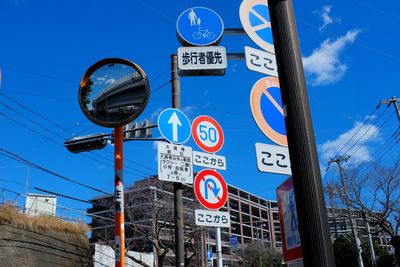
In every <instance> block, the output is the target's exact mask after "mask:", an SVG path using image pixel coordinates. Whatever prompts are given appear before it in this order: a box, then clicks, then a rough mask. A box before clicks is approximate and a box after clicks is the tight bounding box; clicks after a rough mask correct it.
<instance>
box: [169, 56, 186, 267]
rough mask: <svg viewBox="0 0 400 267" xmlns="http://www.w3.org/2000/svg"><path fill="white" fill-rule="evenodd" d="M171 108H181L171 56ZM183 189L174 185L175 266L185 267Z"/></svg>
mask: <svg viewBox="0 0 400 267" xmlns="http://www.w3.org/2000/svg"><path fill="white" fill-rule="evenodd" d="M171 80H172V107H173V108H177V109H180V108H181V84H180V80H179V74H178V57H177V55H171ZM182 192H183V188H182V184H181V183H174V212H175V264H176V265H175V266H177V267H183V266H185V258H184V255H185V244H184V242H185V241H184V237H183V195H182Z"/></svg>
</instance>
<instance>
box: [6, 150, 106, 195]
mask: <svg viewBox="0 0 400 267" xmlns="http://www.w3.org/2000/svg"><path fill="white" fill-rule="evenodd" d="M0 151H2V152H3V153H0V154H2V155H3V156H6V157H8V158H10V159H12V160H15V161H18V162H20V163H23V164H25V165H28V166H30V167H33V168H35V169H38V170H41V171H43V172H46V173H48V174H51V175H53V176H55V177H58V178H60V179H63V180H65V181H69V182H71V183H73V184H76V185H80V186H82V187H85V188H87V189H90V190H93V191H97V192H99V193H102V194H106V195H111V194H109V193H107V192H105V191H103V190H100V189H97V188H95V187H92V186H89V185H86V184H83V183H81V182H78V181H75V180H73V179H71V178H68V177H66V176H64V175H61V174H58V173H56V172H54V171H52V170H50V169H47V168H45V167H42V166H40V165H38V164H35V163H33V162H31V161H29V160H26V159H24V158H22V157H20V156H18V155H17V154H15V153H12V152H10V151H8V150H6V149H4V148H0Z"/></svg>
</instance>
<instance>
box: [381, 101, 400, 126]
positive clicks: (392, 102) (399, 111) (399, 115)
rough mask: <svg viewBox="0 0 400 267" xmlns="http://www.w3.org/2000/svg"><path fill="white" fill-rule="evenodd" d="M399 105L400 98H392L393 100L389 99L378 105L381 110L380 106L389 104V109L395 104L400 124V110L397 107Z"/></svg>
mask: <svg viewBox="0 0 400 267" xmlns="http://www.w3.org/2000/svg"><path fill="white" fill-rule="evenodd" d="M397 103H400V98H396V97H394V96H392V98H391V99H388V100H381V102H380V103H379V105H378V108H379V106H380V105H383V104H387V105H388V107H389V106H390V105H391V104H393V106H394V109H395V110H396V115H397V119H398V120H399V122H400V110H399V106H398V105H397Z"/></svg>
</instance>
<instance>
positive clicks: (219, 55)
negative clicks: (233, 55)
mask: <svg viewBox="0 0 400 267" xmlns="http://www.w3.org/2000/svg"><path fill="white" fill-rule="evenodd" d="M226 66H227V57H226V49H225V47H223V46H205V47H198V46H193V47H179V48H178V68H179V70H180V71H181V72H180V73H181V76H196V75H224V74H225V69H226ZM205 71H207V72H205Z"/></svg>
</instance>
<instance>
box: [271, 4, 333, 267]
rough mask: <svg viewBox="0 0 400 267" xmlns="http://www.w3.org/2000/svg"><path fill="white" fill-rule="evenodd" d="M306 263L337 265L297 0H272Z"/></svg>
mask: <svg viewBox="0 0 400 267" xmlns="http://www.w3.org/2000/svg"><path fill="white" fill-rule="evenodd" d="M268 7H269V13H270V18H271V29H272V35H273V39H274V47H275V56H276V60H277V66H278V76H279V83H280V88H281V94H282V102H283V110H284V114H285V125H286V135H287V138H288V147H289V154H290V162H291V167H292V175H293V185H294V186H293V187H294V193H295V198H296V207H297V215H298V221H299V232H300V238H301V245H302V246H301V247H302V251H303V262H304V266H307V267H321V266H324V267H332V266H335V259H334V256H333V249H332V243H331V239H330V234H329V226H328V218H327V213H326V204H325V198H324V191H323V187H322V180H321V171H320V168H319V162H318V154H317V148H316V144H315V136H314V130H313V126H312V121H311V114H310V107H309V104H308V96H307V88H306V82H305V79H304V70H303V63H302V58H301V53H300V48H299V41H298V37H297V29H296V22H295V19H294V14H293V5H292V1H291V0H269V1H268Z"/></svg>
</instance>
